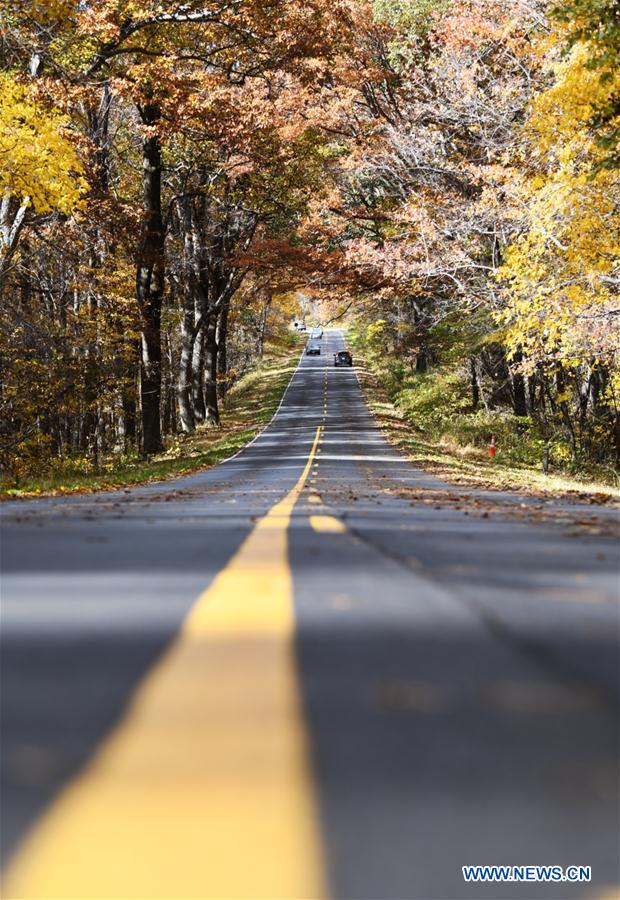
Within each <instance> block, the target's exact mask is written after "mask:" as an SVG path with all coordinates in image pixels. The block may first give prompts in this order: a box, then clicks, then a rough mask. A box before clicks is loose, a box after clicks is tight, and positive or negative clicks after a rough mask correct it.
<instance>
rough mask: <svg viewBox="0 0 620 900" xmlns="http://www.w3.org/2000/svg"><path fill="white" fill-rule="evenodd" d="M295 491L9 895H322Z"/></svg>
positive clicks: (173, 650) (136, 700) (25, 851)
mask: <svg viewBox="0 0 620 900" xmlns="http://www.w3.org/2000/svg"><path fill="white" fill-rule="evenodd" d="M320 434H321V428H318V429H317V432H316V436H315V439H314V444H313V446H312V449H311V451H310V454H309V456H308V460H307V462H306V465H305V468H304V471H303V473H302V475H301V477H300V478H299V480H298V482H297V484H296V485H295V487H294V488H293V489H292V490H291V491H290V492H289V494H288V495H287V496H286V497H285V498H284V499H283V500H282V501H280V502H279V503H277V504H276V505H275V506H274V507H273V508H272V509H271V510H270V512H269V513H267V515H266V516H265V517H264V518H263V519H261V520H260V522H258V524H257V525H256V526H255V528H254V529H253V531H252V532H251V533H250V535H249V536H248V537H247V538H246V540H245V541H244V543H243V544H242V545H241V547H240V548H239V550H238V551H237V553H236V554H235V555H234V556H233V557H232V559H231V560H230V562H229V563H228V565H227V566H226V567H225V568H224V569H223V570H222V571H221V572H220V574H219V575H218V576H217V577H216V579H215V580H214V581H213V583H212V585H211V586H210V587H209V588H207V589H206V590H205V591H204V593H203V594H202V595H201V596H200V597H199V598H198V600H197V601H196V603H195V605H194V606H193V608H192V609H191V610H190V612H189V614H188V616H187V618H186V620H185V622H184V623H183V626H182V628H181V630H180V632H179V634H178V636H177V637H176V638H175V640H174V641H173V643H172V644H171V646H170V647H169V649H168V650H167V651H166V652H165V653H164V655H163V656H162V658H161V659H160V661H159V662H158V663H157V664H156V665H155V666H154V667H153V669H151V671H150V672H149V673H147V675H146V676H145V677H144V679H143V680H142V682H141V683H140V684H139V686H138V688H137V690H136V691H135V693H134V695H133V698H132V700H131V702H130V705H129V707H128V709H127V712H126V714H125V715H124V717H123V718H122V720H121V722H120V723H119V725H118V726H117V727H116V729H115V730H114V731H113V732H112V734H111V735H110V736H109V737H108V738H107V739H106V740H105V741H104V743H103V744H102V746H101V747H100V748H99V750H98V751H97V752H96V754H95V756H94V758H93V759H92V761H91V762H90V763H89V764H88V765H87V767H86V769H85V770H84V771H83V772H82V774H80V775H79V776H78V777H77V778H76V779H75V780H74V781H73V782H71V783H70V784H69V786H68V787H67V788H66V789H64V790H63V791H61V793H60V795H59V796H58V798H57V799H56V801H55V802H54V803H53V804H52V806H51V808H50V810H49V812H48V813H47V814H45V815H44V816H43V817H42V819H41V820H39V822H38V823H37V824H36V825H35V827H34V829H33V830H32V832H31V833H30V835H29V836H28V837H27V839H26V840H25V841H24V843H23V844H22V846H21V848H20V850H19V852H18V854H17V856H16V858H15V860H14V862H13V864H12V865H11V866H10V867H9V872H8V875H7V881H6V884H5V892H4V894H3V896H5V897H7V898H25V897H29V898H35V897H36V898H39V900H41V898H45V900H52V898H62V900H77V898H80V900H93V898H98V900H104V898H105V900H118V898H123V900H136V898H140V900H145V898H148V900H150V898H169V900H172V898H174V900H181V898H217V900H225V898H270V900H271V898H288V900H292V898H302V897H303V898H312V900H315V898H321V897H325V896H326V895H327V887H326V882H325V875H324V863H323V852H322V847H321V838H320V832H319V825H318V815H317V810H316V806H315V797H314V790H313V779H312V773H311V765H310V760H309V754H308V747H307V738H306V734H305V726H304V720H303V712H302V703H301V699H300V691H299V686H298V678H297V670H296V664H295V657H294V650H293V637H294V628H295V622H294V610H293V588H292V576H291V571H290V568H289V564H288V526H289V523H290V519H291V514H292V511H293V507H294V505H295V503H296V502H297V500H298V498H299V496H300V494H301V492H302V490H303V487H304V484H305V483H306V481H307V478H308V475H309V473H310V468H311V466H312V462H313V459H314V456H315V453H316V449H317V445H318V442H319V439H320Z"/></svg>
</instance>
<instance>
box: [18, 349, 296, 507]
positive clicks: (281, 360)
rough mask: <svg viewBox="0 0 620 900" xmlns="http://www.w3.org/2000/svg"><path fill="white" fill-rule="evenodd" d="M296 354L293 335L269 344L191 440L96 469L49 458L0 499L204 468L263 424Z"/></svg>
mask: <svg viewBox="0 0 620 900" xmlns="http://www.w3.org/2000/svg"><path fill="white" fill-rule="evenodd" d="M300 350H301V347H300V341H299V340H298V339H297V338H296V337H295V336H293V335H288V334H285V335H282V336H280V338H279V340H277V341H275V340H274V341H270V342H269V343H268V344H267V346H266V348H265V353H264V356H263V358H262V359H261V361H260V362H258V363H257V364H256V365H255V366H254V367H253V368H252V370H251V371H249V372H248V373H247V374H246V375H243V376H242V377H241V378H240V379H239V380H238V381H237V383H236V384H235V385H234V386H233V387H232V388H231V389H230V391H229V392H228V394H227V396H226V399H225V400H224V402H223V414H224V415H223V422H222V424H221V425H220V426H219V427H217V428H213V427H211V426H207V425H203V426H201V427H199V428H197V429H196V430H195V431H194V432H193V434H191V435H183V434H178V435H175V436H173V437H170V438H169V439H168V440H167V441H166V447H165V449H164V451H163V452H162V453H159V454H156V455H154V456H151V457H149V458H148V459H144V458H143V457H141V456H140V455H139V454H137V453H133V454H113V453H111V454H109V456H107V457H106V458H104V459H102V460H101V461H100V463H99V464H96V463H95V462H94V461H93V460H92V459H90V458H89V457H84V456H77V455H76V456H72V457H71V456H69V457H67V458H64V459H59V458H55V459H50V460H49V463H48V465H47V467H46V469H45V470H44V471H43V472H42V473H40V474H39V475H37V476H33V475H31V474H29V475H27V476H25V477H22V478H19V477H17V478H15V479H13V481H12V482H10V481H5V482H3V484H2V489H1V491H0V497H2V498H4V499H20V498H27V497H38V496H43V495H60V494H73V493H83V492H89V491H101V490H115V489H118V488H125V487H130V486H132V485H139V484H147V483H151V482H156V481H164V480H167V479H170V478H174V477H177V476H179V475H190V474H192V473H194V472H198V471H200V470H202V469H206V468H210V467H211V466H214V465H215V464H216V463H218V462H221V461H222V460H224V459H227V458H228V457H230V456H232V455H233V454H235V453H236V452H237V451H238V450H240V449H241V448H242V447H244V446H245V445H246V444H247V443H248V442H249V441H251V440H252V439H253V438H254V437H256V435H257V434H258V433H259V432H260V431H261V429H262V428H263V427H264V426H265V425H266V424H267V423H268V422H269V420H270V419H271V418H272V416H273V415H274V413H275V411H276V409H277V407H278V405H279V403H280V400H281V399H282V396H283V394H284V391H285V390H286V387H287V385H288V383H289V381H290V379H291V376H292V374H293V372H294V371H295V367H296V366H297V363H298V359H299V353H300Z"/></svg>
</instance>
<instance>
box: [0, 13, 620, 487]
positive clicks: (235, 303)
mask: <svg viewBox="0 0 620 900" xmlns="http://www.w3.org/2000/svg"><path fill="white" fill-rule="evenodd" d="M614 15H615V12H614V4H613V2H611V0H565V2H560V3H557V2H556V3H545V2H542V0H477V2H473V0H434V2H429V0H374V2H373V0H287V2H281V0H271V2H264V0H208V2H205V0H201V2H198V0H189V2H184V3H179V2H176V0H140V2H134V0H123V2H119V0H90V2H86V3H84V2H78V0H0V27H1V31H2V50H1V54H2V71H1V72H0V193H1V195H2V197H1V201H0V202H1V206H0V294H1V301H2V320H1V324H0V344H1V348H0V349H1V350H2V356H3V381H4V393H3V401H2V403H3V406H2V423H3V424H2V429H1V432H0V455H1V458H2V465H3V474H4V477H5V478H8V479H15V478H19V477H21V474H22V473H24V472H27V471H28V469H29V468H41V467H44V466H46V465H49V464H52V463H53V460H55V459H58V458H80V459H87V460H90V461H91V462H92V464H94V465H97V464H99V462H100V461H101V459H103V458H104V457H105V456H106V455H109V454H111V453H116V454H119V455H122V454H128V453H129V454H131V453H135V452H140V453H143V454H149V453H156V452H159V451H160V450H161V449H162V448H163V446H164V444H165V442H166V440H167V436H169V435H171V434H174V433H177V432H186V433H188V432H191V431H193V430H194V429H195V428H196V427H199V426H202V425H206V424H213V425H216V424H217V423H218V421H219V417H220V402H221V399H222V397H223V395H224V394H225V392H226V389H227V387H228V386H229V385H230V383H231V382H232V381H233V380H234V378H235V377H236V374H237V373H238V372H239V371H241V370H243V369H244V368H245V367H247V366H249V365H251V364H252V361H253V360H254V359H255V358H256V356H257V355H259V354H260V353H261V352H262V347H263V343H264V338H265V334H266V333H267V332H268V331H269V329H270V328H273V327H276V323H279V324H280V325H282V324H283V323H284V322H285V321H286V319H287V318H292V317H293V315H294V314H295V300H294V298H295V292H296V291H302V292H304V293H305V294H306V295H307V296H312V297H314V298H316V299H317V300H318V301H321V302H322V303H323V309H324V314H325V317H326V318H328V317H331V316H339V315H341V314H342V313H343V312H344V311H345V310H347V311H348V315H349V320H352V319H354V320H355V321H356V323H357V328H358V330H359V331H361V332H363V333H364V334H365V336H366V338H367V340H368V341H369V343H370V344H373V342H374V346H376V347H379V348H382V349H384V350H389V352H390V353H391V354H393V356H394V358H395V359H397V360H398V363H399V367H400V368H399V370H398V372H399V374H398V379H400V381H399V383H400V384H401V386H402V385H404V384H405V383H406V381H407V379H408V378H409V377H411V378H415V377H417V376H421V377H427V376H428V375H429V373H433V372H434V371H437V372H439V371H440V370H441V371H444V370H445V371H448V370H449V372H450V375H449V377H450V378H453V379H456V381H454V383H455V384H456V383H457V382H458V383H460V384H462V390H463V392H464V393H465V395H466V394H467V393H469V400H468V402H469V403H470V408H471V412H472V414H473V415H478V414H479V411H480V410H482V411H483V413H484V415H487V414H488V415H489V416H491V417H492V416H493V415H494V414H495V412H496V411H505V412H506V414H508V413H509V414H510V415H512V416H513V417H514V419H515V423H516V424H515V428H519V429H521V432H520V433H524V429H525V430H528V429H529V430H530V431H531V432H532V433H533V432H534V431H536V433H537V434H540V436H541V440H543V441H545V440H548V439H549V437H550V435H554V436H555V437H556V438H557V436H558V435H561V439H560V438H558V440H560V443H561V442H562V441H564V442H565V446H566V453H567V454H568V456H569V457H570V459H571V460H572V461H573V463H574V464H576V465H577V464H580V461H583V460H584V459H585V458H586V457H587V458H590V459H597V460H599V461H600V462H603V463H606V464H610V465H617V464H618V462H619V459H620V443H619V442H620V428H619V427H618V408H617V398H618V391H619V390H620V382H619V376H618V371H619V369H618V359H617V352H618V285H619V283H620V274H619V271H618V259H619V257H620V254H619V245H620V239H619V233H618V221H619V220H618V116H619V105H618V97H619V95H620V82H619V81H618V71H619V67H618V45H617V25H616V27H615V29H614V27H613V23H612V20H613V17H614ZM398 379H397V380H398ZM451 383H452V382H451Z"/></svg>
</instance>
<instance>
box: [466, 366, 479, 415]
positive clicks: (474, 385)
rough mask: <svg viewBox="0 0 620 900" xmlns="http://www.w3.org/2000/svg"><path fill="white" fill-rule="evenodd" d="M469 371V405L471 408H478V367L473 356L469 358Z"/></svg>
mask: <svg viewBox="0 0 620 900" xmlns="http://www.w3.org/2000/svg"><path fill="white" fill-rule="evenodd" d="M469 372H470V379H471V406H472V409H478V407H479V405H480V384H479V382H478V367H477V364H476V357H475V356H471V357H470V358H469Z"/></svg>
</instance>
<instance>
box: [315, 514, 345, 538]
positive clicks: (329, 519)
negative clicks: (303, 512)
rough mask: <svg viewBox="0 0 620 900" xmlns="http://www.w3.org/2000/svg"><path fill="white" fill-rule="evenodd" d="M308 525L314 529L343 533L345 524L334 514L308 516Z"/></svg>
mask: <svg viewBox="0 0 620 900" xmlns="http://www.w3.org/2000/svg"><path fill="white" fill-rule="evenodd" d="M310 525H311V527H312V528H313V529H314V531H319V532H327V533H330V534H344V533H345V532H346V530H347V529H346V526H345V525H343V523H342V522H341V521H340V519H336V518H335V517H334V516H310Z"/></svg>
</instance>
